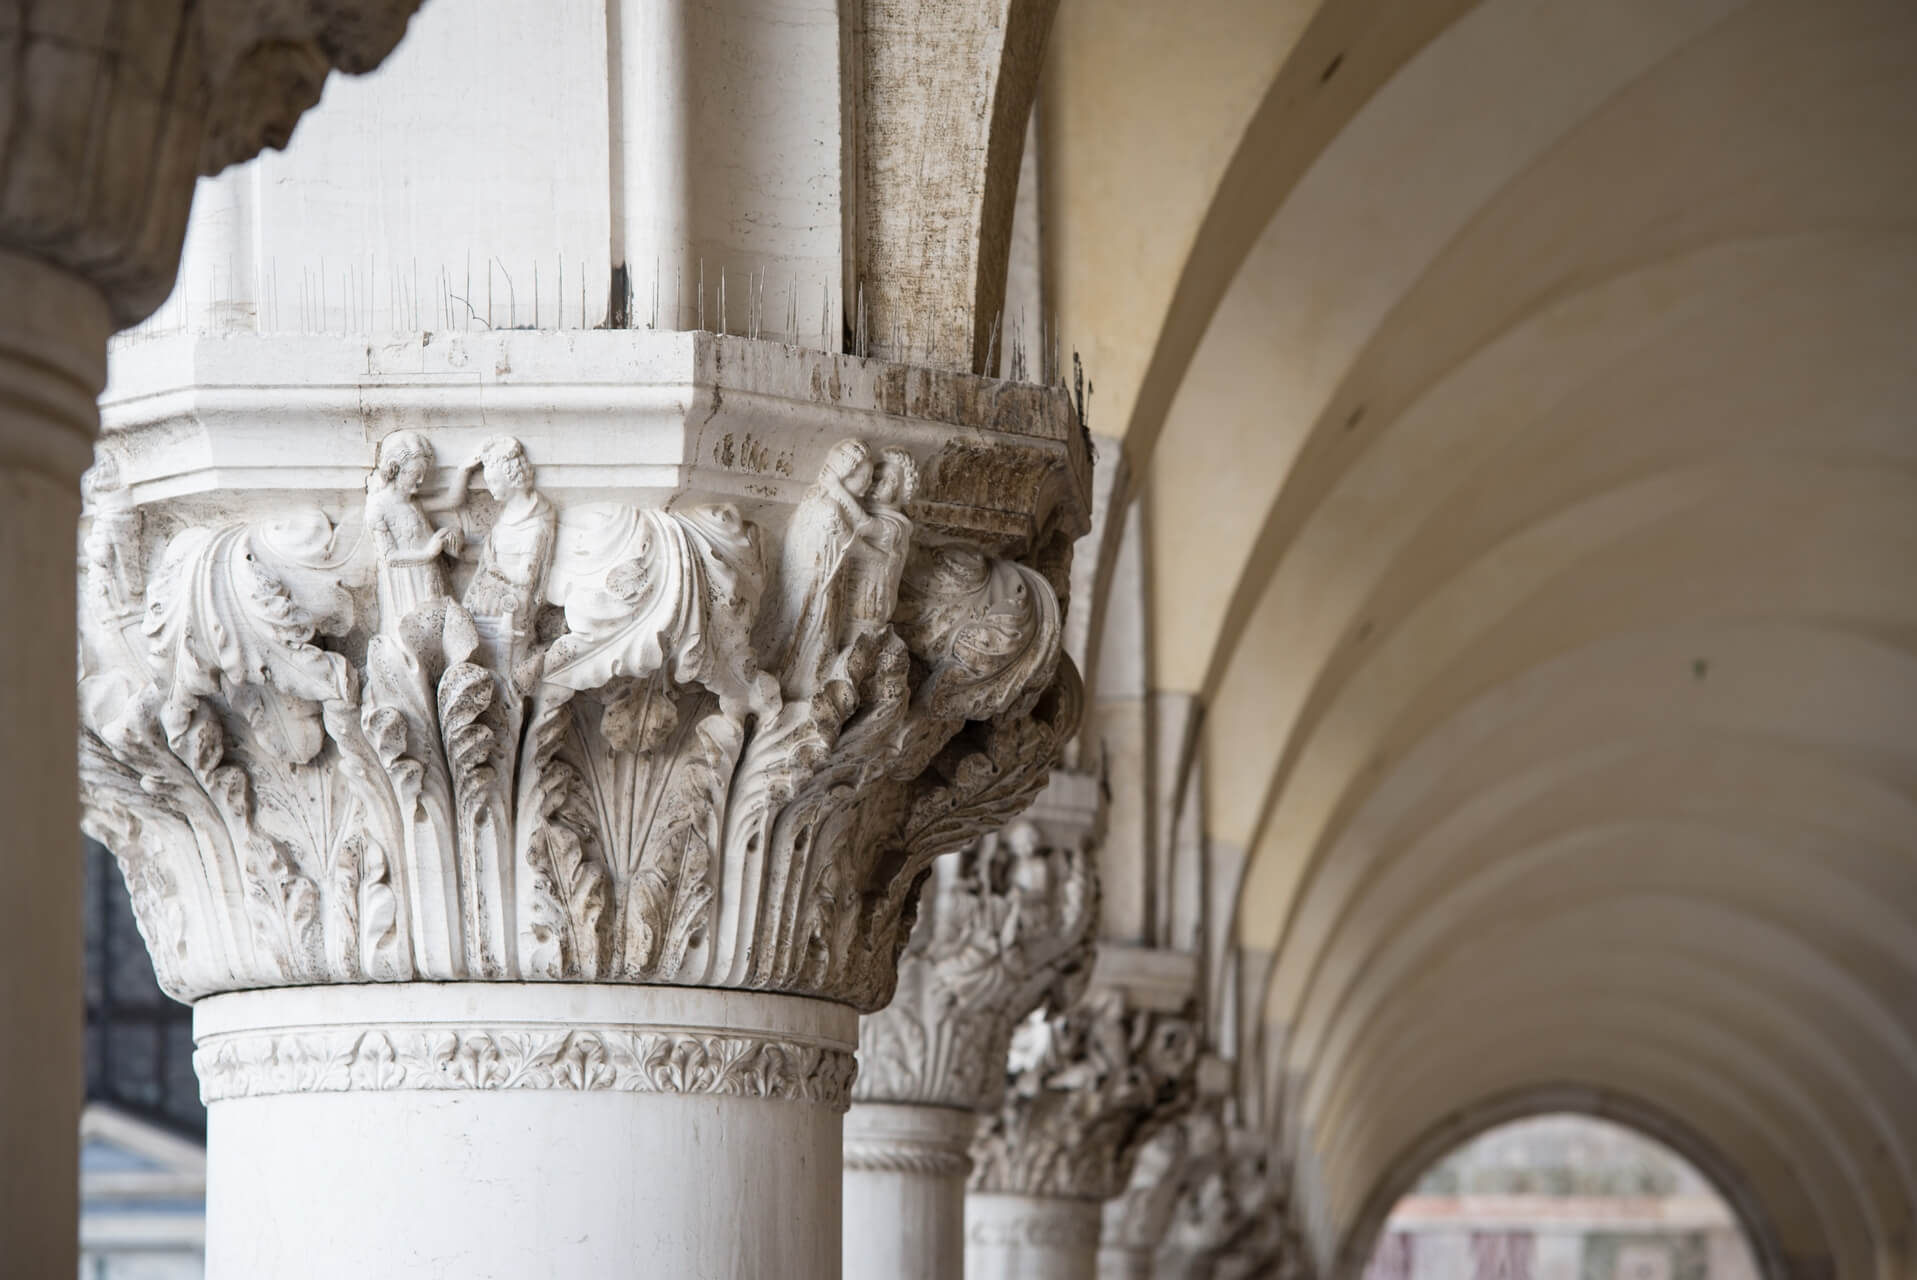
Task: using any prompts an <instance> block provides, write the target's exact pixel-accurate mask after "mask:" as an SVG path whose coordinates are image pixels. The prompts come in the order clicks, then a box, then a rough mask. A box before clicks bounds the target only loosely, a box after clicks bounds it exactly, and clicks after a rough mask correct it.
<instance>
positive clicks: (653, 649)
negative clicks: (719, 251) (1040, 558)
mask: <svg viewBox="0 0 1917 1280" xmlns="http://www.w3.org/2000/svg"><path fill="white" fill-rule="evenodd" d="M371 461H372V464H373V465H372V470H371V474H370V475H369V477H368V479H367V484H366V495H365V499H364V502H363V504H362V505H361V507H360V509H359V510H357V511H347V512H343V513H339V516H338V519H337V520H336V519H335V518H334V517H333V516H332V515H329V514H327V513H323V512H322V511H320V510H318V509H313V510H308V511H299V510H292V511H286V512H283V513H280V514H278V515H277V516H276V517H274V518H270V519H264V520H255V521H252V522H250V523H241V522H234V523H225V524H220V523H213V524H182V523H181V522H180V519H179V517H178V516H177V515H176V514H175V513H173V512H171V511H162V512H158V513H152V512H147V511H144V510H142V509H141V508H139V507H137V506H135V505H134V504H133V503H132V502H131V501H130V499H129V498H128V495H127V491H126V490H125V488H124V487H123V486H122V485H121V484H120V482H119V478H118V476H117V475H116V474H115V472H114V466H113V460H112V459H111V458H110V457H109V458H104V459H103V461H102V463H101V464H100V465H99V466H96V469H95V471H94V473H93V474H92V476H91V483H90V485H89V493H88V496H89V510H90V517H91V519H90V523H89V526H88V532H87V536H86V538H85V543H84V560H85V566H86V582H85V589H84V599H85V605H84V607H83V610H82V612H83V619H82V638H83V655H82V657H83V673H82V674H83V678H82V681H81V712H82V724H83V733H82V742H81V769H82V776H83V779H84V796H85V818H86V826H87V829H88V831H89V832H91V833H92V834H94V835H95V836H96V838H98V839H100V840H101V841H102V843H104V844H106V845H107V846H108V847H109V848H111V849H113V850H114V851H115V852H116V853H117V854H118V855H119V857H120V860H121V866H122V869H123V870H124V871H125V873H126V878H127V883H128V886H129V888H130V890H131V892H132V899H133V905H134V911H135V915H136V917H137V919H138V921H139V923H140V927H141V929H142V932H143V933H144V935H145V936H146V938H147V941H148V945H149V947H150V949H151V951H152V953H153V959H154V966H155V970H156V972H157V973H158V975H159V978H160V982H161V985H162V986H163V987H164V988H165V989H166V990H167V991H168V992H169V993H170V994H172V995H174V996H176V997H178V998H181V999H186V1000H192V999H195V998H198V997H200V996H204V995H208V994H211V993H217V992H221V991H229V990H235V989H240V988H249V987H272V986H285V985H294V984H307V983H327V982H348V983H357V982H369V981H370V982H390V981H413V980H430V981H453V980H501V981H527V980H538V981H550V980H560V981H590V982H644V983H675V984H686V985H695V986H709V987H732V988H745V989H758V990H774V991H782V992H787V993H792V994H803V995H816V996H823V997H827V998H830V999H835V1000H839V1001H842V1002H844V1003H847V1004H850V1005H853V1006H854V1007H856V1008H861V1009H871V1008H875V1007H877V1006H879V1005H882V1004H884V1003H885V1001H886V999H887V998H888V997H889V995H890V993H891V988H892V984H893V980H894V977H895V970H894V960H895V957H896V955H897V953H898V948H899V947H900V945H901V944H902V942H903V934H902V930H903V928H904V927H906V925H907V923H908V921H907V917H908V915H909V911H908V906H909V903H910V900H911V898H912V896H913V894H914V893H915V892H916V890H917V886H918V884H919V881H920V879H921V877H922V875H923V872H924V869H925V868H926V866H927V864H928V863H929V862H930V861H931V859H932V858H933V857H934V856H936V855H938V854H940V853H944V852H946V851H947V850H950V849H953V848H956V847H958V846H960V845H962V844H964V843H966V842H967V841H970V840H972V839H974V838H975V837H977V836H978V835H979V834H980V833H982V832H985V831H989V830H992V829H994V828H996V827H997V826H998V825H999V824H1000V823H1001V822H1003V821H1004V820H1005V819H1006V818H1007V817H1008V816H1010V815H1011V814H1013V813H1016V812H1017V811H1019V810H1020V809H1022V808H1023V807H1024V806H1025V805H1027V804H1028V803H1029V802H1030V800H1031V798H1032V797H1033V795H1034V794H1035V793H1036V792H1037V791H1038V789H1039V788H1040V787H1041V786H1042V785H1043V783H1044V781H1045V777H1046V774H1047V771H1048V770H1049V768H1050V765H1051V762H1052V760H1053V759H1054V758H1055V757H1056V754H1057V750H1058V746H1059V744H1060V743H1061V742H1062V741H1063V740H1064V739H1065V738H1066V737H1068V736H1069V735H1070V734H1071V732H1072V731H1073V730H1074V728H1075V726H1076V722H1077V715H1078V705H1079V696H1078V688H1077V677H1076V675H1075V673H1074V672H1073V671H1072V669H1071V665H1070V661H1069V659H1064V658H1063V657H1062V655H1061V652H1060V638H1061V625H1060V621H1061V613H1062V606H1061V603H1060V600H1059V596H1058V594H1057V584H1058V583H1059V582H1061V581H1062V580H1063V575H1064V572H1065V569H1066V567H1067V565H1066V558H1067V557H1068V556H1069V541H1067V540H1061V539H1053V540H1051V541H1049V542H1047V543H1046V544H1044V545H1045V546H1047V547H1049V548H1052V552H1051V554H1054V555H1055V556H1056V557H1057V558H1058V562H1057V563H1042V564H1040V565H1038V566H1037V567H1034V566H1032V565H1027V564H1023V563H1019V562H1015V561H1012V560H1006V559H1001V558H998V557H996V556H993V555H991V554H988V553H987V552H985V551H984V550H981V549H980V548H978V547H976V546H974V545H971V544H969V543H965V542H960V541H953V540H949V539H945V538H941V537H937V536H934V535H930V534H926V533H924V532H923V531H922V530H920V529H918V528H917V527H916V526H915V522H914V520H913V518H912V516H911V515H910V514H908V512H910V511H912V510H913V506H912V500H913V493H914V489H915V487H916V482H917V463H916V462H915V460H914V458H913V456H912V454H910V453H909V452H907V451H906V450H904V449H899V448H888V449H884V450H882V451H880V450H874V449H872V448H870V447H868V446H867V445H865V444H864V443H862V442H861V441H858V440H846V441H843V442H841V443H840V444H838V445H837V446H835V447H834V448H833V449H832V450H831V452H830V454H829V456H828V457H827V459H826V461H825V464H824V466H823V467H822V468H821V470H820V472H819V475H818V480H817V483H816V484H814V485H813V487H812V488H811V489H810V491H809V492H808V493H807V494H806V496H805V497H804V499H803V500H802V501H800V502H799V503H798V504H796V506H794V507H792V508H791V509H790V517H789V520H788V521H787V523H786V525H785V527H784V529H783V530H782V531H781V532H780V534H779V535H778V536H776V537H775V536H774V535H773V533H772V532H771V531H770V530H768V529H765V528H761V527H760V526H759V525H758V524H757V523H755V522H754V521H751V520H747V519H744V518H742V516H741V515H740V513H739V511H738V510H737V509H736V508H734V507H732V506H729V505H704V506H701V505H696V504H688V505H685V506H681V507H676V508H674V509H672V510H660V509H655V508H644V507H635V506H628V505H622V504H615V503H587V504H579V505H567V506H560V505H558V504H556V503H555V502H553V501H552V500H551V499H549V498H548V496H547V495H546V494H544V493H542V492H541V491H540V490H539V489H538V488H537V486H536V484H535V472H534V467H533V463H532V460H531V459H530V458H529V457H528V456H527V453H526V450H525V449H524V448H523V447H522V446H521V445H520V443H519V442H518V441H517V440H514V439H511V438H509V437H496V438H494V439H492V440H490V441H488V442H487V443H486V444H485V445H484V446H483V447H482V448H481V449H480V450H479V453H478V455H477V456H475V457H473V458H471V459H470V460H468V461H466V462H464V464H463V465H462V466H461V467H460V468H459V469H458V470H457V471H455V472H454V476H455V479H454V482H453V484H452V485H451V487H450V488H449V489H447V490H446V491H444V492H442V493H438V494H428V493H427V492H426V490H427V485H428V480H429V477H431V476H432V475H433V474H434V471H435V466H436V462H437V459H436V457H435V454H434V450H433V446H432V444H431V442H430V441H429V440H428V439H427V438H426V437H425V436H423V435H422V434H420V433H418V432H413V431H397V432H394V433H392V434H390V435H388V436H386V437H385V438H384V439H383V440H382V441H381V442H380V444H379V447H378V449H377V452H376V454H375V455H374V457H373V458H372V459H371ZM475 472H477V473H479V474H480V476H481V478H482V479H483V483H484V487H485V489H486V490H487V491H488V493H489V494H490V498H491V500H490V502H475V503H469V502H468V501H467V488H468V479H467V478H468V476H470V475H472V474H473V473H475Z"/></svg>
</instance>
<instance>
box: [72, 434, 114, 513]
mask: <svg viewBox="0 0 1917 1280" xmlns="http://www.w3.org/2000/svg"><path fill="white" fill-rule="evenodd" d="M119 487H120V456H119V455H118V454H117V453H115V452H114V451H113V450H111V449H105V448H102V449H96V450H94V453H93V465H92V466H90V467H88V468H87V469H86V471H85V472H84V473H83V474H82V475H81V476H80V496H81V497H82V498H84V499H86V501H87V502H88V503H92V502H94V501H97V500H98V499H99V497H100V495H101V494H104V493H111V492H112V491H113V490H115V489H118V488H119Z"/></svg>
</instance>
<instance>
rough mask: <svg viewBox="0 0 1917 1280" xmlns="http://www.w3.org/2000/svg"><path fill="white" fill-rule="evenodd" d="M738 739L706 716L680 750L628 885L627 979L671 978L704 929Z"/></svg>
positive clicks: (734, 730)
mask: <svg viewBox="0 0 1917 1280" xmlns="http://www.w3.org/2000/svg"><path fill="white" fill-rule="evenodd" d="M742 742H743V735H742V734H741V733H740V730H739V727H738V726H737V725H736V724H733V723H732V722H731V721H729V720H727V719H726V718H725V717H724V716H721V715H710V716H706V717H705V718H704V719H702V720H701V721H700V722H699V724H698V725H697V726H696V727H695V728H694V730H693V738H692V742H691V744H690V748H689V749H688V750H685V751H683V752H682V753H681V756H680V761H679V766H678V768H677V769H676V770H675V771H674V773H673V777H672V781H671V783H670V785H669V788H668V791H667V794H666V796H665V798H664V799H663V800H662V801H661V802H660V804H659V807H658V811H657V813H656V815H655V818H654V834H653V835H652V836H651V837H650V838H648V840H647V841H646V846H645V849H644V852H643V853H642V854H641V857H640V863H639V870H638V872H637V873H636V874H635V875H634V876H633V878H632V881H631V882H630V884H628V886H627V895H628V901H627V904H626V939H627V941H626V957H625V963H626V969H627V972H628V973H631V974H633V975H634V976H643V977H657V978H663V979H665V980H668V981H670V980H671V979H672V978H674V977H676V976H677V975H678V974H679V972H680V969H681V967H682V966H683V964H684V963H685V958H686V953H687V951H688V950H690V949H691V948H692V947H693V946H694V945H696V944H697V943H698V942H699V941H700V939H701V938H702V937H703V935H704V933H705V931H706V928H707V925H708V912H709V910H710V908H711V905H712V901H713V897H714V889H713V884H712V876H713V863H714V859H715V855H716V853H717V849H718V845H719V843H720V841H721V840H722V839H723V838H724V833H723V829H722V827H721V821H722V819H721V817H720V815H721V814H722V813H724V811H725V802H726V787H727V784H728V782H729V781H730V779H731V777H732V768H733V765H734V763H735V762H736V761H737V760H738V757H739V750H740V747H741V745H742Z"/></svg>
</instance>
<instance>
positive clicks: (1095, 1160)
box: [970, 988, 1198, 1200]
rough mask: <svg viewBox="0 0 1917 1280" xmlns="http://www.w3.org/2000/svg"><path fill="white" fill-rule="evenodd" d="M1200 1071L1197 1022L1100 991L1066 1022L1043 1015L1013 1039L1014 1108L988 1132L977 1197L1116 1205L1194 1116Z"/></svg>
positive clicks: (979, 1146)
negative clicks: (1135, 1175) (1150, 1147)
mask: <svg viewBox="0 0 1917 1280" xmlns="http://www.w3.org/2000/svg"><path fill="white" fill-rule="evenodd" d="M1197 1065H1198V1039H1197V1029H1196V1027H1195V1026H1194V1025H1193V1023H1192V1020H1191V1018H1190V1016H1189V1014H1188V1013H1168V1012H1163V1011H1159V1010H1154V1009H1148V1008H1140V1007H1134V1006H1132V1005H1131V1004H1129V1003H1128V1001H1127V999H1126V997H1125V996H1124V995H1123V994H1122V993H1121V992H1119V991H1116V990H1106V989H1098V988H1094V989H1093V990H1092V991H1091V992H1090V993H1088V994H1087V995H1086V996H1085V997H1084V998H1082V999H1081V1000H1080V1001H1079V1002H1078V1003H1077V1004H1076V1005H1074V1006H1073V1007H1072V1008H1071V1009H1069V1010H1067V1011H1065V1012H1063V1013H1048V1012H1047V1011H1045V1010H1038V1011H1035V1012H1033V1013H1032V1014H1031V1016H1029V1017H1028V1018H1027V1019H1026V1020H1025V1022H1023V1023H1022V1024H1020V1026H1019V1028H1018V1031H1017V1032H1016V1033H1015V1034H1014V1036H1013V1039H1012V1049H1011V1053H1010V1055H1009V1057H1008V1059H1007V1066H1006V1088H1005V1098H1004V1101H1003V1103H1002V1104H1001V1105H1000V1107H999V1109H998V1110H997V1111H996V1112H994V1113H991V1114H989V1115H987V1116H985V1117H983V1118H982V1119H981V1121H980V1125H979V1133H978V1137H977V1138H976V1140H975V1141H974V1142H973V1144H972V1178H971V1182H970V1186H971V1188H972V1189H973V1190H975V1191H987V1192H1006V1193H1013V1194H1019V1195H1034V1196H1058V1197H1064V1198H1070V1199H1081V1200H1109V1199H1110V1198H1112V1197H1113V1196H1115V1195H1117V1194H1119V1193H1120V1192H1121V1191H1122V1190H1123V1189H1124V1188H1125V1185H1126V1182H1127V1181H1128V1180H1129V1179H1130V1176H1131V1172H1132V1162H1133V1160H1134V1159H1135V1158H1136V1157H1137V1155H1138V1152H1139V1150H1140V1149H1141V1148H1142V1147H1143V1146H1144V1144H1145V1143H1146V1142H1147V1141H1149V1140H1150V1139H1151V1137H1152V1136H1153V1134H1155V1133H1156V1132H1157V1131H1158V1130H1159V1129H1161V1128H1163V1127H1164V1126H1165V1125H1166V1124H1169V1123H1170V1122H1172V1121H1173V1120H1175V1119H1176V1118H1177V1117H1178V1116H1179V1115H1180V1114H1181V1113H1183V1111H1184V1110H1185V1109H1186V1108H1188V1107H1189V1106H1190V1105H1191V1103H1192V1099H1193V1094H1194V1090H1195V1087H1196V1075H1197Z"/></svg>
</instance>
